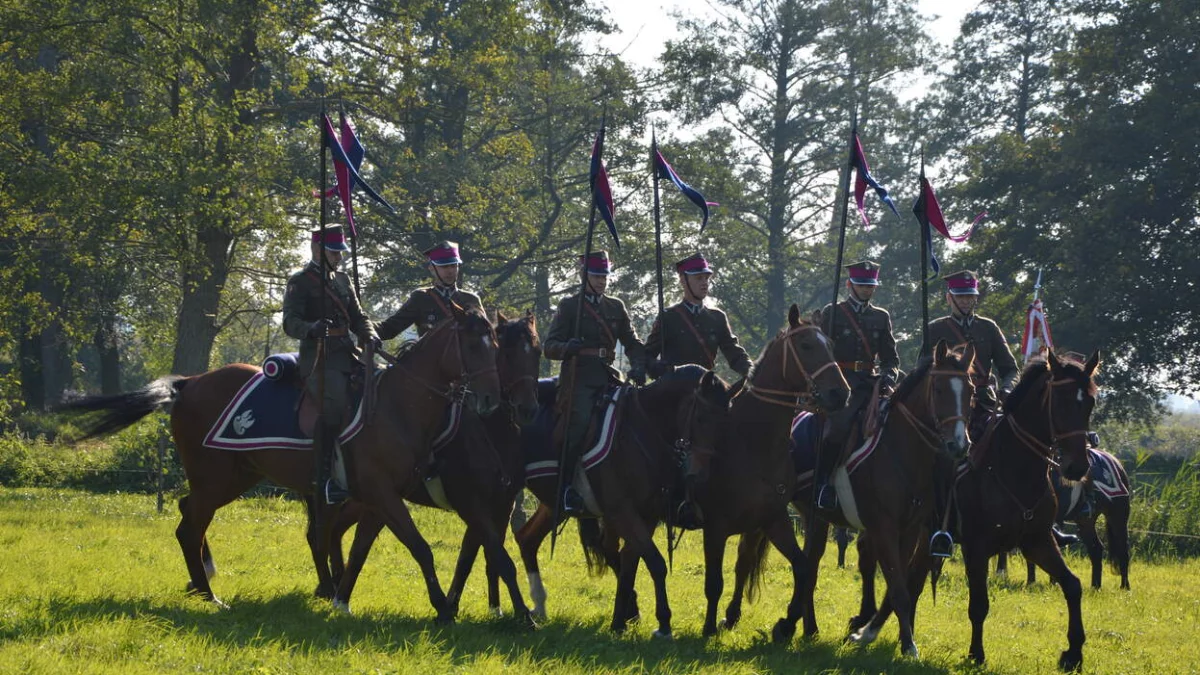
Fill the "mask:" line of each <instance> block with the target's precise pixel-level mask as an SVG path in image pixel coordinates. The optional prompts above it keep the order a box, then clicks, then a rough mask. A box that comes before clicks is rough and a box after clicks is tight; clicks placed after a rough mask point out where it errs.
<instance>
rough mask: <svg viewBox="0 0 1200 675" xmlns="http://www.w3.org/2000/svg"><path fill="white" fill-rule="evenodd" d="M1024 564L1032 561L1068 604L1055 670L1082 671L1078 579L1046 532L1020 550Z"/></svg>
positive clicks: (1081, 629) (1080, 593)
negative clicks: (1064, 644)
mask: <svg viewBox="0 0 1200 675" xmlns="http://www.w3.org/2000/svg"><path fill="white" fill-rule="evenodd" d="M1021 551H1022V553H1024V554H1025V558H1026V559H1027V560H1032V561H1033V562H1034V563H1036V564H1037V566H1038V567H1040V568H1042V570H1044V571H1045V572H1046V574H1048V575H1050V578H1051V579H1054V580H1055V581H1056V582H1057V583H1058V585H1059V587H1060V588H1062V591H1063V597H1064V598H1066V601H1067V615H1068V619H1067V651H1065V652H1063V653H1062V655H1061V656H1059V658H1058V667H1059V668H1060V669H1062V670H1067V671H1072V670H1078V669H1080V668H1081V667H1083V642H1084V639H1085V636H1084V632H1083V614H1082V612H1081V611H1080V598H1081V597H1082V596H1083V589H1082V586H1081V585H1080V583H1079V578H1078V577H1076V576H1075V575H1074V574H1072V573H1071V569H1070V568H1069V567H1067V563H1066V561H1064V560H1063V557H1062V552H1061V551H1059V550H1058V545H1057V544H1055V543H1054V537H1053V536H1052V535H1051V534H1050V531H1049V530H1048V529H1047V531H1046V532H1045V533H1043V534H1041V535H1039V536H1038V537H1037V538H1036V539H1034V540H1033V541H1032V542H1030V543H1028V544H1023V545H1022V546H1021Z"/></svg>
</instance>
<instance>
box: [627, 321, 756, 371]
mask: <svg viewBox="0 0 1200 675" xmlns="http://www.w3.org/2000/svg"><path fill="white" fill-rule="evenodd" d="M689 323H690V325H689ZM693 328H694V329H695V330H693ZM697 333H698V334H699V338H697ZM702 342H703V344H702ZM718 351H719V352H720V353H721V354H724V355H725V360H726V361H727V362H728V363H729V367H730V368H732V369H733V370H734V372H736V373H738V374H739V375H742V376H743V377H744V376H745V375H746V374H747V373H749V372H750V356H749V355H748V354H746V350H745V349H743V348H742V345H741V344H740V343H739V342H738V338H737V336H736V335H734V334H733V329H732V328H730V327H729V318H728V317H727V316H725V312H722V311H721V310H719V309H716V308H713V307H701V308H700V309H699V310H698V311H696V312H695V313H694V314H693V313H692V312H691V311H689V310H688V306H687V304H686V303H683V302H681V303H679V304H677V305H673V306H671V307H668V308H667V309H665V310H663V312H662V314H659V315H658V318H657V319H655V320H654V327H653V328H651V329H650V337H648V338H646V358H647V359H662V360H663V361H664V362H666V363H668V364H670V365H672V366H680V365H683V364H685V363H697V364H700V365H702V366H704V367H705V368H708V369H709V370H712V368H713V367H714V366H715V365H716V357H717V352H718Z"/></svg>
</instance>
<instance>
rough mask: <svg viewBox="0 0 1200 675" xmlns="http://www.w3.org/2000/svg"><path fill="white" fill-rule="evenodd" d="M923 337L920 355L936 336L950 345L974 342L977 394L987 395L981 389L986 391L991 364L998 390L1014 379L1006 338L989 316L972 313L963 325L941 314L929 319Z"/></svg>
mask: <svg viewBox="0 0 1200 675" xmlns="http://www.w3.org/2000/svg"><path fill="white" fill-rule="evenodd" d="M926 340H927V342H926V344H925V347H924V348H923V349H922V350H921V355H922V356H928V355H929V354H930V353H931V352H932V350H933V347H934V345H936V344H937V343H938V340H945V341H946V344H947V345H950V346H951V347H957V346H959V345H961V344H966V343H968V342H969V343H971V344H974V345H975V364H976V365H975V367H976V369H977V370H978V372H979V373H980V376H979V378H978V379H977V380H976V381H975V388H976V390H977V395H982V396H981V398H983V397H987V396H988V395H987V394H986V393H984V392H986V391H987V385H988V380H989V379H990V376H991V372H992V369H993V368H995V370H996V378H997V380H998V381H999V385H1000V389H1002V390H1004V389H1009V390H1011V389H1012V387H1013V382H1014V381H1015V380H1016V379H1017V375H1018V373H1019V371H1018V369H1017V361H1016V359H1014V358H1013V355H1012V352H1010V351H1009V350H1008V341H1007V340H1005V339H1004V333H1003V332H1001V331H1000V327H999V326H997V325H996V322H995V321H992V320H991V319H985V318H984V317H982V316H972V317H971V318H970V319H969V320H968V321H967V322H966V323H965V325H964V324H963V323H960V322H959V321H958V320H957V319H955V318H953V317H949V316H943V317H942V318H940V319H934V320H933V321H930V322H929V328H928V329H927V330H926Z"/></svg>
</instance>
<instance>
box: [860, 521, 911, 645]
mask: <svg viewBox="0 0 1200 675" xmlns="http://www.w3.org/2000/svg"><path fill="white" fill-rule="evenodd" d="M898 529H899V528H898V527H897V526H896V524H895V523H892V524H889V525H884V526H882V527H880V528H879V529H878V530H876V533H877V534H878V533H879V532H889V531H890V532H896V531H897V530H898ZM872 541H873V543H874V548H875V552H876V555H877V556H878V559H879V568H880V569H881V570H882V571H883V576H884V579H885V580H886V581H887V597H888V600H889V601H890V603H891V605H892V609H893V610H895V613H896V621H897V622H898V623H899V624H900V652H901V653H902V654H904V655H905V656H913V657H915V656H917V643H916V641H915V640H914V639H913V605H914V602H913V599H912V596H911V595H910V594H909V583H910V579H909V570H908V561H909V559H910V557H911V555H912V551H913V549H914V548H916V536H915V534H914V533H912V532H908V533H900V534H898V535H893V536H891V537H887V536H880V537H872ZM878 634H879V633H878V628H877V627H876V626H875V623H874V622H872V623H870V624H868V625H867V626H866V627H864V628H862V629H861V630H859V632H857V633H855V634H854V635H853V636H851V639H852V640H853V641H855V642H858V643H860V644H870V643H871V642H873V641H874V640H875V638H876V637H877V636H878Z"/></svg>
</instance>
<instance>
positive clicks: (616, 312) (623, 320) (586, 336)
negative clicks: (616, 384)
mask: <svg viewBox="0 0 1200 675" xmlns="http://www.w3.org/2000/svg"><path fill="white" fill-rule="evenodd" d="M579 302H580V296H579V294H578V293H577V294H575V295H572V296H569V297H566V298H563V300H562V302H560V303H558V311H557V312H556V313H555V314H554V321H553V322H551V324H550V332H549V333H548V334H547V335H546V339H545V340H544V341H543V343H542V348H543V350H544V351H545V354H546V358H548V359H553V360H555V361H563V366H562V369H561V370H560V373H561V374H562V375H563V376H566V375H567V373H568V372H569V370H568V364H569V361H565V360H564V359H566V349H567V341H569V340H570V339H571V338H572V337H574V335H575V315H576V313H577V312H578V308H579ZM585 302H588V304H589V305H590V306H591V308H592V309H593V310H595V312H596V314H597V315H599V317H600V318H601V319H602V320H603V325H601V323H600V322H598V321H597V320H596V316H595V315H593V314H592V312H590V311H588V309H587V308H586V307H585V308H584V310H583V312H582V313H580V316H581V325H580V329H579V338H580V339H581V340H583V349H584V350H594V349H604V351H605V354H604V356H603V357H601V356H583V355H581V356H579V357H578V359H579V366H578V369H577V372H576V375H577V379H576V380H575V385H576V386H577V387H579V386H586V387H602V386H604V384H605V383H607V382H608V380H609V373H610V370H611V368H612V362H613V356H614V354H613V351H614V349H615V348H616V346H617V344H616V343H617V342H620V343H621V345H622V346H624V347H625V355H626V356H628V357H629V363H630V367H631V368H632V369H637V368H644V367H645V349H646V347H645V345H643V344H642V341H641V340H639V339H638V336H637V332H636V331H635V330H634V329H633V325H632V324H631V323H630V321H629V313H628V312H627V311H626V310H625V303H623V302H621V301H620V300H618V299H616V298H610V297H608V296H606V295H605V296H600V298H599V301H598V302H595V303H593V302H591V301H590V300H586V301H585Z"/></svg>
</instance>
